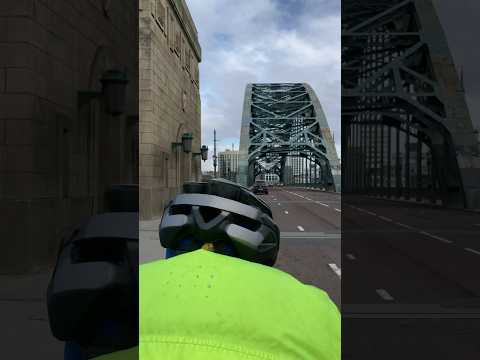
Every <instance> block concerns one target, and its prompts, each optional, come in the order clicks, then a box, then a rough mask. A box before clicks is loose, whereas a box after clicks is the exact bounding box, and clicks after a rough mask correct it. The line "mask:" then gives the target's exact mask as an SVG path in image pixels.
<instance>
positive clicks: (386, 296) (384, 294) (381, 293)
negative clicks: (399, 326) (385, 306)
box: [375, 289, 395, 301]
mask: <svg viewBox="0 0 480 360" xmlns="http://www.w3.org/2000/svg"><path fill="white" fill-rule="evenodd" d="M375 291H376V292H377V294H378V295H379V296H380V297H381V298H382V299H383V300H387V301H393V300H395V299H394V298H393V296H392V295H390V294H389V293H388V291H387V290H385V289H377V290H375Z"/></svg>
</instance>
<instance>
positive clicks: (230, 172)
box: [218, 149, 238, 181]
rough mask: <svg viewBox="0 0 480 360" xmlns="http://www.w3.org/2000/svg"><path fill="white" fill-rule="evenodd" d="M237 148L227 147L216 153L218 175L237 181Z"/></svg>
mask: <svg viewBox="0 0 480 360" xmlns="http://www.w3.org/2000/svg"><path fill="white" fill-rule="evenodd" d="M237 174H238V150H230V149H227V150H225V151H222V152H219V153H218V177H221V178H224V179H227V180H230V181H237Z"/></svg>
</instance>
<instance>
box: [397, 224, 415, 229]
mask: <svg viewBox="0 0 480 360" xmlns="http://www.w3.org/2000/svg"><path fill="white" fill-rule="evenodd" d="M395 224H397V225H398V226H401V227H404V228H406V229H408V230H415V229H414V228H413V227H411V226H408V225H405V224H402V223H401V222H396V223H395Z"/></svg>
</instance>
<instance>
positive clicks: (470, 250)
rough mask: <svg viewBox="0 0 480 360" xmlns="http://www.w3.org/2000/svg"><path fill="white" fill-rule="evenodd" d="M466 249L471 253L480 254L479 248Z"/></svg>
mask: <svg viewBox="0 0 480 360" xmlns="http://www.w3.org/2000/svg"><path fill="white" fill-rule="evenodd" d="M465 250H466V251H469V252H471V253H474V254H477V255H480V251H478V250H475V249H472V248H465Z"/></svg>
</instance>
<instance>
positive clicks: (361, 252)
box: [342, 194, 480, 359]
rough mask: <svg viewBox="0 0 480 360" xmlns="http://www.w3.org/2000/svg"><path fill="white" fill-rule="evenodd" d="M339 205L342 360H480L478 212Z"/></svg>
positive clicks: (357, 202) (350, 200)
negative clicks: (340, 224)
mask: <svg viewBox="0 0 480 360" xmlns="http://www.w3.org/2000/svg"><path fill="white" fill-rule="evenodd" d="M342 204H343V209H342V260H343V267H342V270H343V274H342V316H343V321H342V357H343V358H344V359H364V358H368V359H406V358H415V359H417V358H418V359H421V358H429V359H480V344H479V342H478V334H479V333H480V301H479V299H480V298H479V295H480V281H479V274H480V213H478V212H470V211H463V210H452V209H445V208H441V207H438V206H433V205H432V206H429V205H425V204H413V203H407V202H399V201H390V200H385V199H375V198H367V197H354V196H351V195H345V194H343V196H342Z"/></svg>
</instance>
